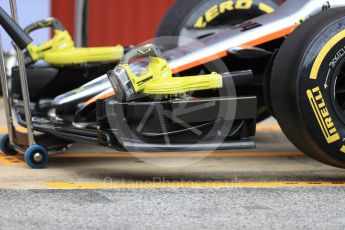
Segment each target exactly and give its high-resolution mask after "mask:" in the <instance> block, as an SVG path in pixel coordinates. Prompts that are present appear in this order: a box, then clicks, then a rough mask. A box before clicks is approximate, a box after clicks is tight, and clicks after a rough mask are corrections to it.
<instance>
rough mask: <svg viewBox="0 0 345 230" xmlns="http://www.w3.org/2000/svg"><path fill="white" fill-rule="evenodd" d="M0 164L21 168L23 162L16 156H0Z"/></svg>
mask: <svg viewBox="0 0 345 230" xmlns="http://www.w3.org/2000/svg"><path fill="white" fill-rule="evenodd" d="M0 164H3V165H7V166H23V165H25V162H24V161H23V160H22V159H20V157H19V156H18V155H16V156H5V155H3V154H0Z"/></svg>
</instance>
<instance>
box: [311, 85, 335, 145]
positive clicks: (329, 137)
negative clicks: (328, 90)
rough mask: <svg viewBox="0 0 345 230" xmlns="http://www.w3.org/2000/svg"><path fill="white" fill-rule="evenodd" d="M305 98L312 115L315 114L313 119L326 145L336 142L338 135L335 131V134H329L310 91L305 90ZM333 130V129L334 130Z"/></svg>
mask: <svg viewBox="0 0 345 230" xmlns="http://www.w3.org/2000/svg"><path fill="white" fill-rule="evenodd" d="M307 96H308V99H309V102H310V105H311V107H312V109H313V111H314V114H315V117H316V119H317V121H318V123H319V126H320V129H321V131H322V133H323V135H324V137H325V139H326V141H327V143H328V144H330V143H333V142H335V141H337V140H339V139H340V136H339V134H338V132H337V131H335V133H330V131H329V129H328V127H327V124H326V123H325V121H324V120H323V116H322V114H321V112H320V110H319V108H318V104H317V102H316V100H315V98H314V95H313V93H312V91H311V90H307ZM334 129H335V128H334Z"/></svg>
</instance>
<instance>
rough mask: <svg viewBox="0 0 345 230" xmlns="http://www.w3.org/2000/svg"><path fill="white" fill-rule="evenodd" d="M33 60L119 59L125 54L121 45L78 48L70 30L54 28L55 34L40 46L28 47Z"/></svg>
mask: <svg viewBox="0 0 345 230" xmlns="http://www.w3.org/2000/svg"><path fill="white" fill-rule="evenodd" d="M27 49H28V51H29V53H30V56H31V58H32V59H33V61H37V60H44V61H46V62H47V63H49V64H52V65H71V64H81V63H88V62H108V61H109V62H110V61H118V60H120V59H121V58H122V56H123V54H124V49H123V47H122V46H121V45H117V46H114V47H94V48H76V47H75V46H74V42H73V40H72V37H71V36H70V34H69V33H68V31H66V30H65V31H60V30H54V36H53V38H52V39H50V40H49V41H47V42H44V43H42V44H41V45H40V46H37V45H34V44H32V43H31V44H30V45H29V46H28V47H27Z"/></svg>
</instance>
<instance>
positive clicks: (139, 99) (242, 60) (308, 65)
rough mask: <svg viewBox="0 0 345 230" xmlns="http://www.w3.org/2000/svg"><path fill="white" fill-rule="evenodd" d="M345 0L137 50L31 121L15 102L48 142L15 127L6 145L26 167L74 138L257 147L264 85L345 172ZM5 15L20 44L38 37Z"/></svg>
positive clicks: (154, 147) (304, 146)
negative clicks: (164, 47) (163, 47)
mask: <svg viewBox="0 0 345 230" xmlns="http://www.w3.org/2000/svg"><path fill="white" fill-rule="evenodd" d="M244 2H250V1H244ZM243 4H245V3H243ZM342 6H345V1H339V0H334V1H331V0H330V1H323V0H295V1H294V0H289V1H287V2H285V3H284V4H283V5H281V6H280V7H279V8H278V9H277V10H276V11H275V12H273V13H271V14H267V15H262V16H259V17H257V18H255V19H251V20H249V21H246V22H244V23H241V24H238V25H235V26H232V27H230V28H228V29H226V30H224V31H223V32H221V33H217V34H214V35H210V36H207V37H205V38H201V39H200V40H198V41H197V42H193V43H190V44H186V45H183V46H181V47H178V48H175V49H172V50H168V51H165V52H163V53H161V52H160V51H159V49H157V48H156V46H154V45H145V46H141V47H137V48H135V49H133V50H131V51H129V52H127V53H126V54H125V55H124V56H123V57H122V59H121V61H120V63H119V64H118V65H117V66H116V67H115V68H114V69H113V70H110V71H109V72H108V73H107V75H105V76H101V77H99V78H96V79H94V80H92V81H91V82H89V83H87V84H85V85H83V86H81V87H79V88H77V89H75V90H72V91H69V92H66V93H64V94H61V95H59V96H57V97H55V98H54V99H53V100H52V101H51V103H49V106H47V107H46V108H45V110H44V111H43V110H41V111H36V112H37V113H36V115H34V116H33V117H32V119H30V118H31V117H30V118H29V120H28V119H25V118H26V116H25V115H24V114H27V113H25V111H24V110H25V109H23V106H22V103H20V101H19V100H17V101H12V102H11V107H12V108H13V111H14V114H15V117H16V119H17V120H18V122H19V124H21V125H22V126H25V127H28V128H29V127H30V123H31V122H32V126H33V129H34V131H35V135H34V139H35V140H34V142H35V143H37V144H39V145H33V146H31V147H30V146H29V144H28V143H27V142H25V139H23V138H21V137H20V135H21V134H19V133H18V132H17V131H16V130H13V127H9V128H10V129H12V131H13V133H14V138H13V139H14V141H13V140H12V141H10V140H9V139H10V138H9V136H5V137H4V138H3V139H2V142H1V147H2V150H3V151H4V152H5V153H8V154H10V153H13V152H15V150H21V149H24V150H25V159H26V161H27V163H28V164H29V165H30V166H31V167H34V168H40V167H43V166H44V165H45V164H46V163H47V159H48V152H47V150H48V151H50V150H61V149H64V148H66V147H68V146H69V145H70V144H72V143H73V142H89V143H98V144H101V145H107V146H109V147H112V148H115V149H117V150H121V151H123V150H126V151H133V152H140V151H198V150H216V149H220V150H228V149H239V148H252V147H254V146H255V144H254V142H253V141H252V140H251V138H250V137H252V136H254V135H255V125H256V117H257V94H256V93H255V89H256V86H257V85H258V83H259V84H260V85H262V92H261V93H260V95H261V96H262V97H263V98H265V101H266V105H267V107H268V108H269V110H270V112H271V113H272V114H273V115H274V117H275V118H276V119H277V120H278V122H279V124H280V126H281V127H282V130H283V131H284V133H285V134H286V135H287V137H288V138H289V139H290V140H291V142H292V143H293V144H295V145H296V146H297V147H298V148H299V149H300V150H301V151H303V152H304V153H306V154H308V155H310V156H311V157H313V158H315V159H317V160H319V161H321V162H324V163H326V164H330V165H333V166H337V167H343V168H345V157H344V155H345V154H344V152H345V145H344V138H345V127H344V125H345V122H344V120H345V119H344V118H343V117H344V108H343V107H344V101H343V100H344V98H343V94H344V89H343V80H342V78H343V77H342V75H343V73H344V70H343V64H344V61H343V59H344V57H345V55H344V53H345V51H344V50H343V48H344V45H345V44H344V42H345V34H344V30H345V21H344V18H343V16H344V15H345V10H344V8H342ZM0 16H1V17H2V18H1V17H0V23H1V25H2V26H3V27H4V28H5V29H7V32H8V33H9V34H10V35H11V33H12V38H13V39H14V41H15V42H16V43H17V44H18V43H19V42H18V41H23V43H24V44H23V45H22V47H23V48H26V47H28V46H29V45H30V41H29V42H28V40H25V39H19V38H22V37H25V35H23V34H21V36H17V37H15V36H13V33H14V32H13V31H15V32H16V34H19V32H18V31H17V30H12V31H10V30H9V29H8V28H6V26H5V24H10V23H8V22H9V20H8V19H7V20H4V19H3V18H4V17H5V16H3V14H0ZM17 29H18V28H17ZM277 50H279V51H277ZM145 57H147V58H145ZM178 75H181V76H184V77H180V76H178ZM185 76H186V77H185ZM3 83H4V81H3ZM24 104H25V103H24ZM28 124H29V125H28ZM28 146H29V147H30V148H28V149H27V147H28Z"/></svg>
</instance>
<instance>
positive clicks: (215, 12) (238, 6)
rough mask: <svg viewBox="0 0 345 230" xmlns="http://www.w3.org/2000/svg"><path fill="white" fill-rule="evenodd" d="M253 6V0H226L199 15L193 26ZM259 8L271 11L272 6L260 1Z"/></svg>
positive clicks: (203, 26)
mask: <svg viewBox="0 0 345 230" xmlns="http://www.w3.org/2000/svg"><path fill="white" fill-rule="evenodd" d="M252 6H253V0H237V1H233V0H227V1H223V2H221V3H220V4H219V5H213V6H211V7H210V8H209V9H207V10H206V11H205V13H203V15H201V16H199V17H198V19H197V20H196V22H195V23H194V28H205V27H206V26H207V24H208V23H210V22H212V21H213V20H214V19H215V18H217V17H218V16H219V15H221V14H224V13H225V12H230V11H232V10H250V9H251V8H252ZM258 8H259V10H261V11H262V12H264V13H268V14H269V13H272V12H273V11H274V8H272V7H271V6H269V5H267V4H266V3H263V2H260V3H259V5H258Z"/></svg>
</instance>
